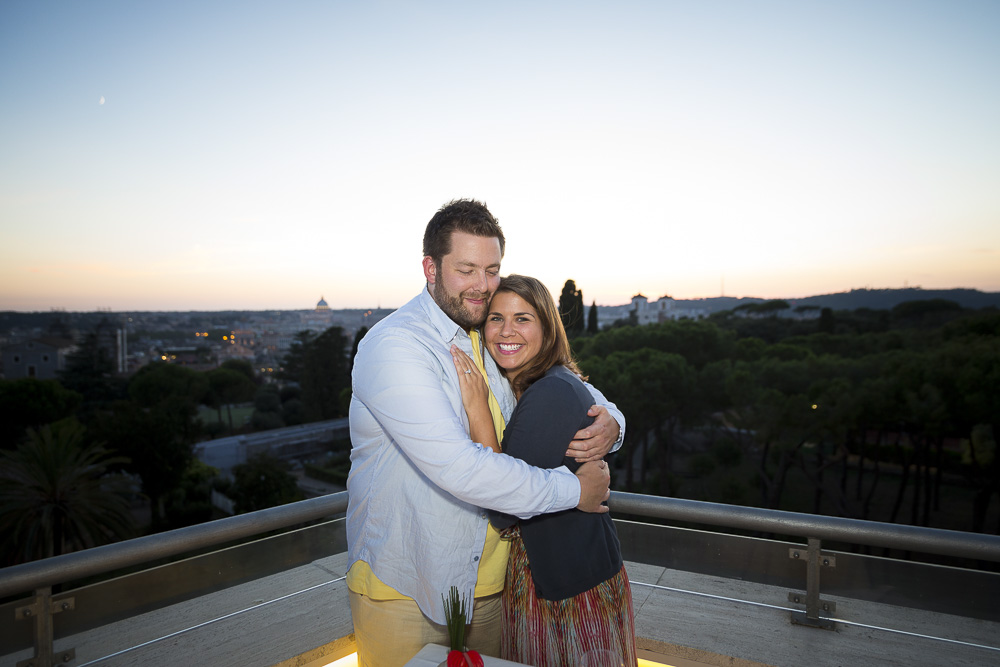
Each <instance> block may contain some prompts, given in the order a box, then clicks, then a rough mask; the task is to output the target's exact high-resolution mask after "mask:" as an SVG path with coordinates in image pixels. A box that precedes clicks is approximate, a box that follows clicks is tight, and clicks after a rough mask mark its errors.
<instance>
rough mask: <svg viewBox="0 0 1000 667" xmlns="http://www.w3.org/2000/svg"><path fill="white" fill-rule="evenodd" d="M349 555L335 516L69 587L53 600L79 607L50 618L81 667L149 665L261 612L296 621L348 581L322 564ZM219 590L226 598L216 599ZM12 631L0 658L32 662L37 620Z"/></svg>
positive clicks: (9, 612)
mask: <svg viewBox="0 0 1000 667" xmlns="http://www.w3.org/2000/svg"><path fill="white" fill-rule="evenodd" d="M346 550H347V543H346V536H345V530H344V521H343V519H338V520H335V521H326V522H323V523H319V524H316V525H312V526H308V527H305V528H300V529H297V530H291V531H287V532H283V533H279V534H276V535H271V536H268V537H264V538H260V539H256V540H251V541H247V542H244V543H242V544H237V545H233V546H229V547H227V548H223V549H218V550H214V551H211V552H208V553H202V554H197V555H193V556H190V557H187V558H182V559H180V560H175V561H173V562H170V563H164V564H160V565H157V566H155V567H151V568H146V569H142V570H139V571H136V572H130V573H125V574H119V575H117V576H112V577H110V578H107V579H104V580H102V581H99V582H94V583H85V582H77V584H69V585H67V586H64V587H63V590H61V591H57V592H54V593H53V601H54V602H55V603H56V604H57V605H58V604H59V603H60V601H63V600H69V599H72V601H73V609H72V611H68V612H66V613H57V614H55V615H54V616H53V626H54V634H55V638H56V642H55V647H56V649H57V653H58V652H59V650H65V649H67V648H74V649H75V651H76V660H75V661H74V662H73V664H74V665H83V664H89V663H94V664H143V662H142V661H140V660H136V656H137V655H140V654H143V653H150V652H152V653H153V654H155V653H156V652H157V651H158V650H159V647H160V646H169V645H176V644H177V643H178V642H190V641H192V640H196V638H197V637H199V636H205V633H209V634H208V637H212V636H214V637H215V638H216V639H217V640H218V639H220V638H222V637H224V636H225V635H224V634H219V633H220V630H221V632H223V633H225V632H227V630H225V627H226V625H228V624H232V623H235V624H236V625H237V627H239V626H240V624H243V625H244V626H245V625H246V623H247V621H249V620H251V619H252V617H253V616H254V615H259V614H273V617H272V618H275V619H277V618H291V617H295V616H296V614H295V611H294V610H295V609H303V608H308V605H309V604H311V602H310V601H309V599H308V598H309V597H310V596H314V595H323V593H322V590H323V589H324V588H325V587H328V586H329V585H331V584H334V583H335V582H336V580H337V579H340V578H342V573H339V574H338V573H337V572H335V571H334V570H335V569H338V568H339V569H342V568H343V566H342V565H340V564H339V563H338V564H337V567H334V568H331V567H324V566H323V565H324V563H323V561H324V559H331V558H334V559H339V560H342V561H345V562H346V554H345V552H346ZM310 565H313V567H309V566H310ZM289 573H294V576H292V575H290V574H289ZM222 591H225V594H224V595H214V594H215V593H219V592H222ZM25 602H26V600H24V599H20V600H13V601H9V602H7V603H5V604H4V605H0V618H8V619H13V618H14V616H15V609H16V608H17V607H21V606H23V605H24V604H25ZM312 602H315V601H312ZM302 605H306V606H304V607H303V606H302ZM165 609H166V610H169V611H168V612H164V611H163V610H165ZM6 625H7V624H6V623H5V626H6ZM10 625H12V626H13V627H5V629H4V632H3V638H2V639H0V656H8V657H10V656H12V655H17V656H20V657H18V658H17V660H20V659H22V658H26V657H30V656H31V625H30V623H28V622H24V621H18V622H15V623H12V624H10ZM213 626H214V627H213ZM8 629H10V630H12V632H8V631H7V630H8ZM333 639H335V638H334V637H331V638H330V641H333ZM137 647H142V648H141V649H137ZM297 648H300V649H301V648H302V647H297ZM302 650H305V649H302ZM301 652H302V651H301V650H300V651H299V653H294V654H292V655H299V654H300V653H301ZM22 653H23V655H22ZM109 656H112V657H111V658H109ZM114 656H118V657H114ZM125 656H128V657H127V659H126V657H125ZM108 660H111V661H112V662H107V661H108ZM119 660H121V662H118V661H119ZM130 660H131V662H130ZM0 662H3V660H0ZM12 664H14V663H12ZM146 664H161V663H157V662H152V663H146Z"/></svg>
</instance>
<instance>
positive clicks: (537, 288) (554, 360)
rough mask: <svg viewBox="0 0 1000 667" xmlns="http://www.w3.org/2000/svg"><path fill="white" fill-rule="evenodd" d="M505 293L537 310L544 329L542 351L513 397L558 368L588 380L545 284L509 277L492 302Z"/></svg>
mask: <svg viewBox="0 0 1000 667" xmlns="http://www.w3.org/2000/svg"><path fill="white" fill-rule="evenodd" d="M503 292H510V293H512V294H516V295H517V296H519V297H521V298H522V299H524V301H525V302H526V303H527V304H528V305H529V306H531V307H532V308H534V309H535V313H537V314H538V323H539V324H540V325H541V327H542V346H541V349H540V350H539V351H538V354H536V355H535V358H534V359H532V360H531V361H530V362H528V365H527V366H526V367H525V368H523V369H522V370H521V372H520V373H518V374H517V377H516V378H514V382H513V383H512V384H513V387H514V393H515V394H516V395H518V396H520V395H521V394H522V393H523V392H524V390H525V389H527V388H528V387H530V386H531V385H532V383H534V381H535V380H538V379H539V378H541V377H542V376H543V375H545V374H546V373H547V372H548V370H549V369H550V368H552V367H553V366H557V365H563V366H565V367H566V368H568V369H569V370H571V371H573V372H574V373H576V375H578V376H579V377H580V379H582V380H586V379H587V378H586V377H584V375H583V374H582V373H581V372H580V369H579V368H577V366H576V362H575V361H573V352H572V351H571V350H570V346H569V338H568V337H567V336H566V329H565V328H564V327H563V323H562V318H560V317H559V309H558V308H557V307H556V302H555V300H553V298H552V293H551V292H549V289H548V288H547V287H546V286H545V285H543V284H542V281H540V280H538V279H537V278H529V277H528V276H519V275H516V274H514V275H510V276H507V277H506V278H501V279H500V286H499V287H497V291H496V292H495V293H494V294H493V298H494V299H495V298H496V297H497V295H498V294H501V293H503ZM487 322H489V315H487Z"/></svg>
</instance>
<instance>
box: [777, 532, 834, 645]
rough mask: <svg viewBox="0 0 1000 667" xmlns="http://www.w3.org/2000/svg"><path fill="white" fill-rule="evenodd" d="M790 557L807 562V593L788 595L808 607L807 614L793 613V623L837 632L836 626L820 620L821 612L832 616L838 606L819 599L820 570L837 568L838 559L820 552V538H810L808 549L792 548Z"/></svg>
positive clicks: (789, 551)
mask: <svg viewBox="0 0 1000 667" xmlns="http://www.w3.org/2000/svg"><path fill="white" fill-rule="evenodd" d="M788 557H789V558H791V559H792V560H804V561H806V592H805V593H801V592H798V591H792V592H791V593H789V594H788V601H789V602H793V603H795V604H802V603H803V601H804V602H805V605H806V610H805V612H801V611H793V612H792V615H791V620H792V623H794V624H796V625H805V626H807V627H810V628H820V629H823V630H835V629H836V624H835V623H834V622H833V621H831V620H829V619H827V618H820V612H823V613H824V614H832V613H834V612H836V610H837V604H836V603H835V602H833V601H831V600H822V599H820V597H819V580H820V576H819V574H820V569H821V568H823V567H837V559H836V557H834V556H832V555H830V554H824V553H822V552H821V551H820V541H819V539H818V538H814V537H810V538H809V545H808V548H807V549H805V550H803V549H801V548H797V547H792V548H791V549H789V550H788Z"/></svg>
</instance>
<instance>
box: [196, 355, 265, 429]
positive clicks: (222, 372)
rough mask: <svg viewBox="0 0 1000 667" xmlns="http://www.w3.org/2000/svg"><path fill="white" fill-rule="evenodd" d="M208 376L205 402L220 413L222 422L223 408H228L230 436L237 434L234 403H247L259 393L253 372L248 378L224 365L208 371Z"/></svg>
mask: <svg viewBox="0 0 1000 667" xmlns="http://www.w3.org/2000/svg"><path fill="white" fill-rule="evenodd" d="M233 361H236V360H233ZM243 363H246V362H243ZM206 376H207V379H208V391H207V392H206V393H205V399H204V400H205V402H206V404H207V405H209V406H210V407H214V408H215V409H216V410H217V411H218V413H219V421H222V406H226V409H227V412H228V415H229V434H230V435H232V434H233V433H234V432H235V429H234V428H233V403H245V402H246V401H249V400H251V399H252V398H253V396H254V393H255V392H256V391H257V385H256V384H254V381H253V371H252V370H251V371H250V377H249V378H248V377H247V375H246V374H245V373H243V372H241V371H239V370H234V369H233V368H232V367H228V368H226V367H225V366H224V365H223V366H222V367H220V368H215V369H212V370H210V371H208V373H207V374H206Z"/></svg>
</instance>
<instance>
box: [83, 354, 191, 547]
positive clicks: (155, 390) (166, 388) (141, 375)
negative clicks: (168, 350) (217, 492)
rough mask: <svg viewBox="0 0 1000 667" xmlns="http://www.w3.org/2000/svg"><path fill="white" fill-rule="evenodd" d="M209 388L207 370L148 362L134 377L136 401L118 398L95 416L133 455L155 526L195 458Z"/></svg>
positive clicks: (114, 444) (116, 445) (132, 467)
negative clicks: (200, 406)
mask: <svg viewBox="0 0 1000 667" xmlns="http://www.w3.org/2000/svg"><path fill="white" fill-rule="evenodd" d="M207 391H208V380H207V378H206V377H205V374H204V373H199V372H197V371H193V370H191V369H189V368H184V367H183V366H175V365H173V364H167V363H155V364H149V365H148V366H145V367H143V368H142V369H141V370H140V371H139V372H138V373H136V374H135V376H133V378H132V380H131V382H129V386H128V394H129V396H130V397H131V400H128V401H117V402H115V403H113V404H112V406H111V408H110V409H109V410H107V411H104V412H102V413H101V414H100V415H99V416H98V419H97V421H96V424H95V426H96V428H97V429H99V433H100V436H101V438H102V439H103V440H105V441H106V442H107V443H108V446H109V447H111V448H112V449H114V450H115V451H117V452H118V453H120V454H123V455H124V456H126V457H128V459H129V460H130V462H129V463H128V464H127V465H126V466H125V468H126V469H127V470H129V471H131V472H134V473H136V474H137V475H139V476H140V477H141V478H142V489H143V491H144V492H145V493H146V495H147V496H148V497H149V501H150V504H151V506H152V515H153V525H154V528H159V527H160V526H161V524H162V523H163V519H164V504H163V503H164V500H165V497H166V494H168V493H169V492H170V491H172V490H173V489H174V488H176V487H177V485H178V484H180V481H181V479H182V477H183V475H184V471H185V470H186V469H187V467H188V465H190V463H191V461H192V459H193V458H194V442H195V440H196V438H197V437H198V435H199V422H198V421H197V419H196V417H197V408H196V406H197V405H198V403H199V402H201V401H203V400H204V397H205V394H206V392H207Z"/></svg>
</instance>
